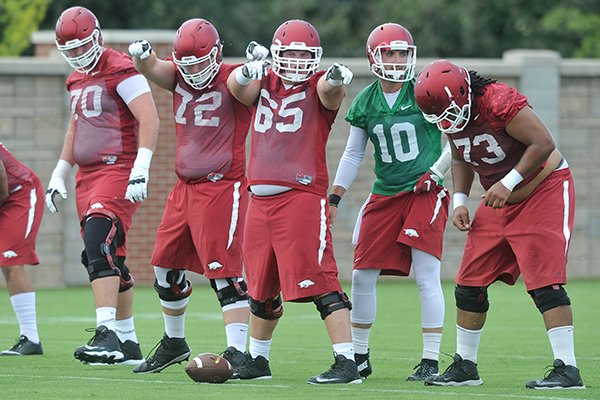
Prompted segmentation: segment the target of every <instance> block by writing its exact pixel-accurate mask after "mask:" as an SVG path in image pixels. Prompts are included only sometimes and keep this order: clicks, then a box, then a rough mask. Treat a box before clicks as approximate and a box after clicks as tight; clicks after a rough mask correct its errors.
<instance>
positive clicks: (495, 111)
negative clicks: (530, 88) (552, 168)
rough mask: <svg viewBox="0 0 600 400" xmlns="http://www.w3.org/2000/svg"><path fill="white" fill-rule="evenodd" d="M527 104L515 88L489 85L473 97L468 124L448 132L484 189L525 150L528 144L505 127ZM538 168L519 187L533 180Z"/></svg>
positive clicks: (497, 84) (517, 160) (499, 177)
mask: <svg viewBox="0 0 600 400" xmlns="http://www.w3.org/2000/svg"><path fill="white" fill-rule="evenodd" d="M527 106H529V103H528V101H527V97H525V96H524V95H522V94H521V93H519V92H518V91H517V90H516V89H514V88H511V87H509V86H507V85H505V84H502V83H492V84H489V85H487V86H486V87H485V93H484V94H483V95H481V96H477V97H475V104H474V108H473V109H472V110H471V120H470V121H469V123H468V124H467V126H466V127H465V128H464V129H463V130H462V131H461V132H457V133H452V134H449V135H448V138H449V139H451V140H452V142H453V143H454V145H455V146H456V147H457V148H458V151H459V153H460V154H462V158H463V159H464V161H466V162H468V163H470V164H471V165H472V166H473V170H474V171H475V172H476V173H477V174H478V175H479V181H480V182H481V186H483V188H484V189H485V190H487V189H489V188H490V187H491V186H492V185H493V184H494V183H496V182H498V181H499V180H500V179H502V178H503V177H504V176H505V175H506V174H507V173H508V172H509V171H510V170H511V169H513V168H514V166H515V165H516V164H517V163H518V162H519V160H520V159H521V156H522V155H523V153H524V152H525V149H526V148H527V146H526V145H525V144H523V143H521V142H519V141H518V140H516V139H514V138H513V137H512V136H510V135H509V134H508V133H507V132H506V126H507V125H508V124H509V123H510V121H512V119H513V118H514V117H515V115H517V113H518V112H519V111H521V109H523V108H524V107H527ZM540 170H541V168H540ZM540 170H538V171H536V172H534V173H533V174H531V175H530V176H529V177H527V179H525V180H524V181H523V182H522V183H521V184H520V185H519V186H521V185H524V184H526V183H527V182H529V181H530V180H531V179H533V178H534V177H535V176H536V175H537V174H538V173H539V171H540Z"/></svg>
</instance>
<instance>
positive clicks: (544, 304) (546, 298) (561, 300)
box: [527, 285, 571, 314]
mask: <svg viewBox="0 0 600 400" xmlns="http://www.w3.org/2000/svg"><path fill="white" fill-rule="evenodd" d="M527 293H529V295H530V296H531V298H532V299H533V302H534V303H535V306H536V307H537V308H538V310H540V312H541V313H542V314H543V313H545V312H546V311H548V310H552V309H553V308H556V307H560V306H570V305H571V299H569V296H567V292H566V291H565V289H564V288H563V287H562V285H551V286H546V287H543V288H539V289H534V290H530V291H528V292H527Z"/></svg>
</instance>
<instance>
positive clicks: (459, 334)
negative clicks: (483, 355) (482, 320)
mask: <svg viewBox="0 0 600 400" xmlns="http://www.w3.org/2000/svg"><path fill="white" fill-rule="evenodd" d="M481 332H483V329H479V330H478V331H472V330H470V329H465V328H463V327H461V326H458V325H456V353H458V355H459V356H461V357H462V359H463V360H469V361H473V362H474V363H475V364H477V351H478V350H479V339H481Z"/></svg>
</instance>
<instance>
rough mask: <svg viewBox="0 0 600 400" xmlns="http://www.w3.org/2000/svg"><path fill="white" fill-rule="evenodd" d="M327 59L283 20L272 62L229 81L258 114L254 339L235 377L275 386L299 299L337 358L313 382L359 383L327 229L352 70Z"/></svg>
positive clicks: (314, 37) (311, 38) (312, 38)
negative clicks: (281, 323)
mask: <svg viewBox="0 0 600 400" xmlns="http://www.w3.org/2000/svg"><path fill="white" fill-rule="evenodd" d="M322 53H323V49H322V48H321V43H320V39H319V34H318V33H317V30H316V29H315V28H314V27H313V26H312V25H311V24H310V23H308V22H306V21H302V20H290V21H286V22H284V23H283V24H281V26H279V27H278V28H277V30H276V31H275V34H274V35H273V42H272V45H271V55H272V58H273V61H272V64H271V63H270V62H269V61H267V60H264V61H260V60H255V61H250V62H248V63H246V64H245V65H244V66H241V67H238V68H237V69H236V70H235V71H234V73H233V74H231V75H230V77H229V80H228V85H229V88H230V90H231V92H232V93H233V95H234V96H235V97H236V98H237V99H238V100H239V101H241V102H242V103H243V104H246V105H248V106H252V107H253V117H252V140H251V148H250V162H249V171H248V179H249V187H250V191H251V195H250V203H249V207H248V215H247V219H246V229H245V233H244V238H245V240H244V246H243V254H244V265H245V268H246V274H247V279H248V293H249V296H250V309H251V313H252V315H251V316H250V332H251V335H250V345H249V353H248V356H247V359H246V362H245V363H244V364H242V365H241V366H239V367H238V368H236V370H235V372H234V377H235V378H240V379H270V378H271V370H270V367H269V353H270V349H271V341H272V337H273V331H274V330H275V327H276V325H277V322H278V320H279V318H280V317H281V316H282V314H283V301H298V302H314V304H315V305H316V307H317V310H318V311H319V312H320V314H321V318H322V319H323V320H324V322H325V326H326V328H327V332H328V334H329V338H330V340H331V343H332V345H333V351H334V356H335V362H334V364H333V365H332V367H331V369H329V370H328V371H325V372H324V373H322V374H320V375H318V376H314V377H311V378H309V380H308V383H311V384H335V383H361V382H362V381H361V378H360V375H359V374H358V370H357V368H356V363H355V362H354V348H353V346H352V337H351V332H350V321H349V314H350V308H351V306H350V302H349V301H348V298H347V296H346V295H345V294H344V292H343V291H342V288H341V286H340V283H339V281H338V278H337V272H338V271H337V265H336V263H335V259H334V257H333V249H332V243H331V232H330V230H329V226H328V224H327V215H328V213H329V210H328V207H327V186H328V176H327V165H326V158H325V149H326V145H327V139H328V136H329V133H330V131H331V125H332V124H333V121H334V119H335V117H336V115H337V112H338V109H339V108H340V105H341V104H342V100H343V99H344V96H345V85H348V84H349V83H350V82H351V80H352V72H351V71H350V70H349V69H348V68H347V67H345V66H343V65H340V64H334V65H332V66H331V67H330V68H329V69H328V70H327V71H321V70H319V63H320V61H321V55H322ZM271 67H272V68H271Z"/></svg>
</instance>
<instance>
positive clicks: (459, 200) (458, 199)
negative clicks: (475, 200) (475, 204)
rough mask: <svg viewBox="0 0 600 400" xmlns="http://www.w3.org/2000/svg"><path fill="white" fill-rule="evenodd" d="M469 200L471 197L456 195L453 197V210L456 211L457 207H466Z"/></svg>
mask: <svg viewBox="0 0 600 400" xmlns="http://www.w3.org/2000/svg"><path fill="white" fill-rule="evenodd" d="M468 198H469V196H468V195H467V194H465V193H460V192H458V193H454V194H453V195H452V203H453V207H454V208H453V209H454V210H456V208H457V207H460V206H466V205H467V199H468Z"/></svg>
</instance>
